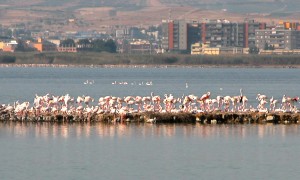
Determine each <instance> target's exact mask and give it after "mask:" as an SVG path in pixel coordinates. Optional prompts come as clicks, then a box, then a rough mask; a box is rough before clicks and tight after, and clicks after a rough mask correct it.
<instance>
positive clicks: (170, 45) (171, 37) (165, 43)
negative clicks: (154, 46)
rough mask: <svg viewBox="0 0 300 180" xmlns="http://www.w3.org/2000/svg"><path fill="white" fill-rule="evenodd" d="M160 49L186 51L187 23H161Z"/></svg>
mask: <svg viewBox="0 0 300 180" xmlns="http://www.w3.org/2000/svg"><path fill="white" fill-rule="evenodd" d="M162 33H163V38H162V48H163V49H165V50H168V51H177V52H182V51H187V49H188V44H187V35H188V32H187V22H186V21H184V20H174V21H171V20H169V21H163V24H162Z"/></svg>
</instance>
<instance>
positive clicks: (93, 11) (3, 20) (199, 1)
mask: <svg viewBox="0 0 300 180" xmlns="http://www.w3.org/2000/svg"><path fill="white" fill-rule="evenodd" d="M299 9H300V1H296V0H0V24H2V25H6V26H10V25H14V24H20V23H21V24H26V26H27V27H30V28H33V29H47V30H52V29H60V30H86V29H95V30H101V29H102V28H104V27H109V26H118V27H119V26H123V25H125V26H128V25H129V26H130V25H134V26H148V25H155V24H159V23H160V22H161V20H162V19H168V18H169V17H171V18H172V19H193V20H197V19H203V18H205V19H218V18H226V19H228V20H232V21H241V20H243V19H245V18H249V19H257V20H259V21H265V22H272V21H279V20H291V21H300V10H299ZM71 18H72V19H75V22H74V23H69V22H68V20H69V19H71Z"/></svg>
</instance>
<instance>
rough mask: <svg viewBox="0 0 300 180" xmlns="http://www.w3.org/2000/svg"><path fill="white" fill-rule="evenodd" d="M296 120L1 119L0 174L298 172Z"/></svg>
mask: <svg viewBox="0 0 300 180" xmlns="http://www.w3.org/2000/svg"><path fill="white" fill-rule="evenodd" d="M299 127H300V126H298V125H273V124H267V125H253V124H245V125H241V124H240V125H201V124H198V123H196V124H176V125H175V124H103V123H96V124H77V123H75V124H60V125H58V124H50V123H42V124H32V123H12V122H11V123H0V142H1V148H0V154H1V156H0V160H1V164H0V173H1V179H94V178H96V179H285V178H286V179H297V178H296V177H299V175H300V173H299V168H300V165H299V155H298V153H297V152H299V150H300V144H299V143H298V142H299V138H300V128H299Z"/></svg>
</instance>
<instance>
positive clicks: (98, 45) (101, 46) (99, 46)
mask: <svg viewBox="0 0 300 180" xmlns="http://www.w3.org/2000/svg"><path fill="white" fill-rule="evenodd" d="M92 47H93V51H95V52H101V51H104V50H105V42H104V41H103V40H102V39H96V40H94V41H92Z"/></svg>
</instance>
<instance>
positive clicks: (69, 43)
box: [59, 39, 75, 47]
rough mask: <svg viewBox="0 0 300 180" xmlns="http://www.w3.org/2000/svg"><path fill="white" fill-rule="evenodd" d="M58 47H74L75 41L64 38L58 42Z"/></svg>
mask: <svg viewBox="0 0 300 180" xmlns="http://www.w3.org/2000/svg"><path fill="white" fill-rule="evenodd" d="M59 47H75V42H74V40H73V39H66V40H63V41H62V42H61V43H60V45H59Z"/></svg>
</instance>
